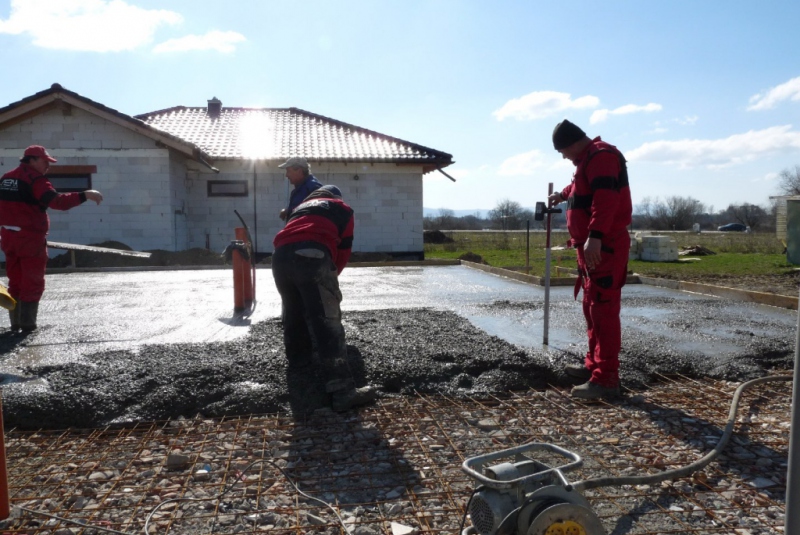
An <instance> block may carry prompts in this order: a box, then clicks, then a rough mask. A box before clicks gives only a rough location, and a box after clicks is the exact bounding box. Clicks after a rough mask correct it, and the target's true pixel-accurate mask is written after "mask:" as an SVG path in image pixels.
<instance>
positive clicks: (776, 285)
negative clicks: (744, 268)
mask: <svg viewBox="0 0 800 535" xmlns="http://www.w3.org/2000/svg"><path fill="white" fill-rule="evenodd" d="M683 280H685V281H686V282H696V283H700V284H712V285H714V286H725V287H728V288H738V289H741V290H750V291H753V292H764V293H772V294H778V295H788V296H793V297H797V295H798V291H800V272H794V273H789V274H786V275H746V276H742V275H736V276H733V275H705V276H694V277H686V278H685V279H683Z"/></svg>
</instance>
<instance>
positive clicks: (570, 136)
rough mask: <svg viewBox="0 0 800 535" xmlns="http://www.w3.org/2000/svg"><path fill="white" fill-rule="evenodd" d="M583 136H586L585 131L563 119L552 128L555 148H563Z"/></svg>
mask: <svg viewBox="0 0 800 535" xmlns="http://www.w3.org/2000/svg"><path fill="white" fill-rule="evenodd" d="M584 137H586V132H584V131H583V130H581V129H580V127H579V126H576V125H574V124H572V123H571V122H569V121H568V120H566V119H564V120H563V121H561V122H560V123H558V124H557V125H556V127H555V128H554V129H553V146H554V147H555V148H556V150H561V149H565V148H567V147H569V146H570V145H572V144H573V143H575V142H576V141H580V140H581V139H583V138H584Z"/></svg>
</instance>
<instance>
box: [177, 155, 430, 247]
mask: <svg viewBox="0 0 800 535" xmlns="http://www.w3.org/2000/svg"><path fill="white" fill-rule="evenodd" d="M280 163H282V161H281V162H278V161H275V162H265V161H259V162H256V163H255V164H254V163H253V162H238V161H224V162H223V161H221V162H215V166H216V167H217V168H218V169H219V170H220V172H219V173H213V172H211V171H210V170H209V169H207V168H204V167H203V166H201V165H200V164H198V163H196V162H193V161H191V160H187V163H186V165H187V168H188V170H187V173H186V178H185V183H186V206H187V214H186V228H187V243H188V245H189V247H205V246H206V245H205V244H206V241H208V243H209V246H210V248H211V250H214V251H217V250H218V251H222V250H223V249H224V248H225V247H226V246H227V245H228V244H229V243H230V241H231V240H233V239H234V236H233V229H234V228H235V227H238V226H241V223H240V222H239V219H238V218H237V217H236V215H235V213H234V209H235V210H238V211H239V213H240V214H241V215H242V217H243V218H244V219H245V221H247V224H248V226H250V229H251V232H252V233H253V239H254V241H255V242H256V243H257V245H258V251H259V252H272V251H273V249H274V248H273V246H272V240H273V238H274V237H275V234H277V233H278V231H279V230H280V229H281V228H283V221H281V220H280V219H279V218H278V213H279V212H280V211H281V209H282V208H284V207H285V206H286V205H287V204H288V194H289V191H290V187H288V182H287V180H286V178H285V173H284V171H283V170H282V169H279V168H278V167H277V166H278V164H280ZM311 172H312V174H313V175H314V176H315V177H317V179H318V180H319V181H320V182H322V183H323V184H333V185H335V186H337V187H338V188H339V189H340V190H341V191H342V196H343V198H344V201H345V202H346V203H347V204H348V205H350V207H351V208H353V211H354V213H355V233H354V239H353V251H356V252H382V253H395V254H397V253H412V254H420V255H421V254H422V252H423V248H424V246H423V243H422V168H421V166H420V167H416V166H408V167H398V166H396V165H393V164H348V165H345V164H341V163H330V164H327V163H322V164H319V163H314V162H313V161H312V167H311ZM254 174H255V180H256V184H255V188H254V187H253V175H254ZM355 177H358V179H356V178H355ZM209 180H245V181H247V182H248V196H247V197H208V192H207V187H208V181H209ZM253 189H255V207H254V202H253V201H254V198H253ZM254 213H255V214H256V217H254V215H253V214H254Z"/></svg>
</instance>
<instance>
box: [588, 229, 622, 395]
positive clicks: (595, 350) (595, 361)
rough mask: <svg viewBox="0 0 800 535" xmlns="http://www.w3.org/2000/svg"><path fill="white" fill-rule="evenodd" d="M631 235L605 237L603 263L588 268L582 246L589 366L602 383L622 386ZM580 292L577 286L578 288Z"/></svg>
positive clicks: (596, 378) (601, 260) (593, 379)
mask: <svg viewBox="0 0 800 535" xmlns="http://www.w3.org/2000/svg"><path fill="white" fill-rule="evenodd" d="M630 248H631V238H630V235H629V234H628V231H627V229H623V230H622V231H620V232H617V233H616V234H614V235H611V236H607V237H604V238H603V246H602V249H601V251H600V264H599V265H597V266H596V267H595V269H594V270H593V271H588V270H587V269H586V260H585V258H584V256H583V247H578V249H577V251H578V269H579V270H580V272H581V273H582V274H583V275H582V280H583V315H584V317H585V318H586V334H587V335H588V337H589V351H587V352H586V361H585V365H586V368H587V369H588V370H589V371H591V372H592V377H591V379H590V380H591V381H592V382H593V383H596V384H599V385H601V386H605V387H609V388H613V387H616V386H619V352H620V349H621V347H622V332H621V326H620V319H619V313H620V301H621V298H622V287H623V286H624V285H625V281H626V279H627V277H628V253H629V252H630ZM576 296H577V288H576Z"/></svg>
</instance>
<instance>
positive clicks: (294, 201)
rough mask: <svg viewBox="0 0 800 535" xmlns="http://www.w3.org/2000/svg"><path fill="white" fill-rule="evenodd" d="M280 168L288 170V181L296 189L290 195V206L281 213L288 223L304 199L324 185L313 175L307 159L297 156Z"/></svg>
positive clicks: (281, 216)
mask: <svg viewBox="0 0 800 535" xmlns="http://www.w3.org/2000/svg"><path fill="white" fill-rule="evenodd" d="M278 167H280V168H281V169H286V179H287V180H288V181H289V184H291V185H292V186H294V189H293V190H292V192H291V193H290V194H289V205H288V206H287V207H286V208H284V209H282V210H281V213H280V218H281V219H283V220H284V221H286V218H288V217H289V215H290V214H291V213H292V210H294V209H295V208H297V205H298V204H300V203H301V202H303V199H305V198H306V197H308V194H309V193H311V192H312V191H314V190H316V189H319V188H320V187H322V184H320V183H319V181H318V180H317V179H316V177H315V176H314V175H312V174H311V166H310V165H309V164H308V160H306V159H305V158H300V157H297V156H295V157H292V158H289V159H288V160H286V161H285V162H283V163H282V164H280V165H279V166H278Z"/></svg>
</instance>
